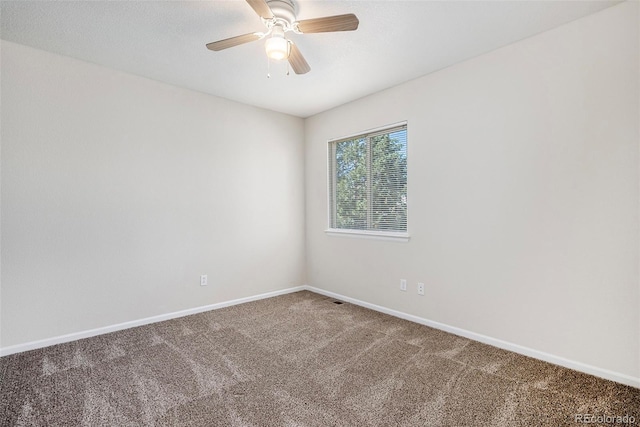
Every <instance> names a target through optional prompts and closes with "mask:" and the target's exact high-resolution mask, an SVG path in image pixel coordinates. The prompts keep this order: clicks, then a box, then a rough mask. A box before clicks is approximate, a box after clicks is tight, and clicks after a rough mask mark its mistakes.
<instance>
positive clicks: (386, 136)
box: [328, 124, 407, 233]
mask: <svg viewBox="0 0 640 427" xmlns="http://www.w3.org/2000/svg"><path fill="white" fill-rule="evenodd" d="M328 152H329V209H330V214H329V222H330V224H329V227H330V228H331V229H336V230H362V231H369V232H401V233H404V232H406V231H407V126H406V124H402V125H398V126H393V127H389V128H385V129H382V130H376V131H374V132H370V133H366V134H362V135H356V136H353V137H349V138H345V139H339V140H334V141H329V150H328Z"/></svg>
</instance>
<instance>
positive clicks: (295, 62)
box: [289, 42, 311, 74]
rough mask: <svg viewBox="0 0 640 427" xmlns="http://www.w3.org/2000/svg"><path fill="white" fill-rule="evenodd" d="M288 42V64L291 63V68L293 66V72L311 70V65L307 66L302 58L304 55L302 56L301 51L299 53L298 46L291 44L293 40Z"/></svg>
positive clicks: (300, 72)
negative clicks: (289, 44)
mask: <svg viewBox="0 0 640 427" xmlns="http://www.w3.org/2000/svg"><path fill="white" fill-rule="evenodd" d="M290 43H291V47H290V51H289V64H290V65H291V68H293V72H294V73H296V74H306V73H308V72H309V71H311V67H309V64H308V63H307V61H306V60H305V59H304V56H302V53H300V49H298V46H296V45H295V44H293V42H290Z"/></svg>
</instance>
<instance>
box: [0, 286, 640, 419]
mask: <svg viewBox="0 0 640 427" xmlns="http://www.w3.org/2000/svg"><path fill="white" fill-rule="evenodd" d="M619 351H622V349H620V350H619ZM0 380H1V384H0V424H1V425H2V426H151V425H163V426H164V425H171V426H174V425H175V426H270V427H271V426H354V427H359V426H451V427H462V426H474V427H480V426H553V427H557V426H564V425H566V426H574V427H575V426H578V425H581V424H580V423H576V419H575V416H576V414H590V415H592V416H602V417H605V416H607V417H613V416H621V417H622V416H625V415H626V416H630V417H634V418H635V425H640V390H638V389H635V388H631V387H626V386H622V385H619V384H615V383H613V382H609V381H605V380H601V379H597V378H595V377H591V376H588V375H584V374H580V373H577V372H574V371H571V370H568V369H564V368H560V367H558V366H554V365H550V364H547V363H544V362H540V361H537V360H533V359H529V358H526V357H524V356H520V355H517V354H514V353H510V352H507V351H504V350H500V349H497V348H494V347H490V346H487V345H484V344H480V343H477V342H474V341H470V340H468V339H465V338H460V337H457V336H455V335H451V334H447V333H444V332H440V331H438V330H434V329H431V328H428V327H425V326H420V325H417V324H414V323H411V322H407V321H404V320H399V319H396V318H393V317H390V316H387V315H384V314H380V313H377V312H374V311H371V310H367V309H364V308H361V307H358V306H355V305H351V304H347V303H345V304H341V305H338V304H334V302H333V300H332V299H329V298H326V297H324V296H321V295H317V294H314V293H311V292H298V293H295V294H289V295H284V296H280V297H276V298H271V299H267V300H262V301H257V302H253V303H248V304H243V305H238V306H234V307H229V308H226V309H221V310H216V311H211V312H207V313H203V314H199V315H194V316H189V317H185V318H181V319H176V320H171V321H167V322H162V323H156V324H153V325H148V326H143V327H139V328H134V329H129V330H126V331H120V332H116V333H112V334H108V335H102V336H99V337H94V338H89V339H85V340H80V341H76V342H72V343H68V344H62V345H57V346H53V347H49V348H46V349H41V350H35V351H30V352H26V353H22V354H18V355H12V356H6V357H3V358H0ZM591 420H592V421H593V420H594V419H593V418H591ZM609 420H610V421H611V418H609ZM589 425H625V424H615V423H591V424H589ZM627 425H633V424H627Z"/></svg>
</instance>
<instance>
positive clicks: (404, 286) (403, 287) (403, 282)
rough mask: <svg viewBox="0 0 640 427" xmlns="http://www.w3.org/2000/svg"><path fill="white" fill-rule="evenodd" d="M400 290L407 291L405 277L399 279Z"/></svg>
mask: <svg viewBox="0 0 640 427" xmlns="http://www.w3.org/2000/svg"><path fill="white" fill-rule="evenodd" d="M400 290H401V291H405V292H406V291H407V279H400Z"/></svg>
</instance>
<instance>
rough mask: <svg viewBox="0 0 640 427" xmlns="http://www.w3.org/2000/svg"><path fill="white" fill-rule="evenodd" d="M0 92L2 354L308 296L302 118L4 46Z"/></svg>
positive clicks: (67, 59)
mask: <svg viewBox="0 0 640 427" xmlns="http://www.w3.org/2000/svg"><path fill="white" fill-rule="evenodd" d="M1 84H2V87H1V90H2V92H1V93H2V116H1V120H2V130H1V132H2V133H1V137H2V288H1V298H2V300H1V306H2V311H1V330H0V332H1V335H0V338H1V342H0V346H2V347H7V346H12V345H17V344H22V343H25V342H30V341H34V340H40V339H45V338H51V337H56V336H59V335H63V334H69V333H74V332H79V331H85V330H89V329H93V328H99V327H104V326H109V325H113V324H117V323H121V322H127V321H133V320H138V319H141V318H145V317H150V316H154V315H159V314H165V313H170V312H174V311H178V310H183V309H188V308H192V307H199V306H204V305H208V304H213V303H216V302H221V301H228V300H231V299H235V298H241V297H245V296H251V295H257V294H260V293H264V292H268V291H274V290H278V289H284V288H289V287H292V286H298V285H302V284H304V281H305V271H304V268H305V267H304V263H305V259H304V185H303V182H304V172H303V166H304V165H303V164H304V157H303V150H304V143H303V137H304V131H303V127H304V123H303V121H302V119H299V118H295V117H291V116H286V115H283V114H279V113H273V112H269V111H266V110H260V109H257V108H253V107H248V106H244V105H241V104H238V103H234V102H230V101H227V100H223V99H219V98H214V97H211V96H208V95H204V94H199V93H195V92H191V91H187V90H183V89H178V88H175V87H171V86H168V85H164V84H161V83H158V82H155V81H151V80H147V79H143V78H139V77H135V76H131V75H127V74H124V73H120V72H117V71H113V70H109V69H105V68H102V67H98V66H94V65H91V64H87V63H84V62H80V61H76V60H73V59H70V58H66V57H62V56H58V55H53V54H49V53H45V52H42V51H38V50H34V49H31V48H27V47H24V46H21V45H16V44H13V43H9V42H2V83H1ZM200 274H208V276H209V286H207V287H201V286H200V280H199V279H200Z"/></svg>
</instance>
